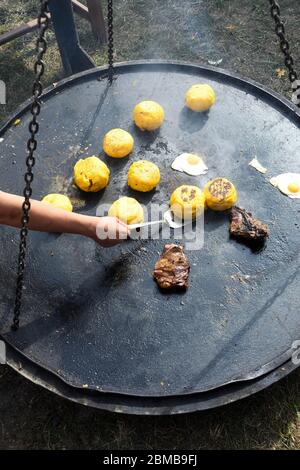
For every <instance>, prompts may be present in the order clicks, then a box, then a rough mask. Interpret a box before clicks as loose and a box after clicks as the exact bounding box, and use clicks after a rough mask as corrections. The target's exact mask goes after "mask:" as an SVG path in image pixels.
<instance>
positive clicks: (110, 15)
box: [107, 0, 115, 84]
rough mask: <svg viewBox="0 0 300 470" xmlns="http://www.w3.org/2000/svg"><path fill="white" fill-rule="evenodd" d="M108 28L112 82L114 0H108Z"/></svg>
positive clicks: (109, 76)
mask: <svg viewBox="0 0 300 470" xmlns="http://www.w3.org/2000/svg"><path fill="white" fill-rule="evenodd" d="M107 29H108V50H107V55H108V81H109V83H110V84H111V83H112V81H113V78H114V73H115V71H114V22H113V0H107Z"/></svg>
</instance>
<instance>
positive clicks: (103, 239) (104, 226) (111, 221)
mask: <svg viewBox="0 0 300 470" xmlns="http://www.w3.org/2000/svg"><path fill="white" fill-rule="evenodd" d="M96 235H97V240H96V241H97V242H98V243H99V244H100V245H102V246H104V247H110V246H114V245H116V244H118V243H120V242H121V241H123V240H126V239H127V238H128V236H129V228H128V225H126V224H125V223H124V222H122V221H120V220H118V219H116V218H115V217H101V218H100V219H99V220H98V222H97V225H96Z"/></svg>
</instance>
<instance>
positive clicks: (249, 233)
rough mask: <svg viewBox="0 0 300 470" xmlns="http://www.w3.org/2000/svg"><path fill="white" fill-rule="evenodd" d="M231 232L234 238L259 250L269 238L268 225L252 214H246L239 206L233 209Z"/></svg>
mask: <svg viewBox="0 0 300 470" xmlns="http://www.w3.org/2000/svg"><path fill="white" fill-rule="evenodd" d="M229 231H230V235H231V236H232V237H235V238H237V239H238V240H240V241H243V242H245V243H247V244H250V245H251V246H252V247H255V246H257V247H258V248H259V247H261V246H262V245H263V244H264V243H265V241H266V239H267V238H268V236H269V227H268V225H267V224H264V223H263V222H261V221H260V220H258V219H255V218H254V217H253V215H252V214H251V212H246V211H245V209H241V208H240V207H237V206H233V207H232V208H231V214H230V227H229Z"/></svg>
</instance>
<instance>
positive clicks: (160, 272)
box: [153, 244, 190, 289]
mask: <svg viewBox="0 0 300 470" xmlns="http://www.w3.org/2000/svg"><path fill="white" fill-rule="evenodd" d="M189 271H190V265H189V262H188V260H187V258H186V256H185V254H184V252H183V247H182V246H180V245H175V244H171V245H165V248H164V251H163V254H162V255H161V257H160V258H159V260H158V261H157V262H156V264H155V268H154V273H153V276H154V278H155V280H156V281H157V283H158V285H159V287H161V288H162V289H172V288H177V289H186V288H187V287H188V278H189Z"/></svg>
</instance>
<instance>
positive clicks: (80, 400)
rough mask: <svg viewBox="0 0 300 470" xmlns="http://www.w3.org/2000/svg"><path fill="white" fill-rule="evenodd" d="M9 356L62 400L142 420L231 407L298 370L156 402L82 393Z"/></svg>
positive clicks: (9, 351) (10, 353)
mask: <svg viewBox="0 0 300 470" xmlns="http://www.w3.org/2000/svg"><path fill="white" fill-rule="evenodd" d="M6 356H7V362H6V363H7V365H8V366H10V367H11V368H12V369H14V370H15V371H16V372H18V373H19V374H21V375H22V376H23V377H25V378H26V379H28V380H30V381H31V382H33V383H34V384H36V385H39V386H40V387H42V388H44V389H46V390H48V391H50V392H52V393H55V394H56V395H58V396H59V397H62V398H65V399H67V400H69V401H71V402H74V403H77V404H80V405H85V406H89V407H91V408H95V409H98V410H103V411H109V412H114V413H123V414H131V415H140V416H143V415H149V416H150V415H151V416H160V415H165V416H167V415H179V414H186V413H193V412H196V411H205V410H211V409H214V408H218V407H221V406H224V405H229V404H230V403H234V402H236V401H238V400H241V399H243V398H247V397H249V396H251V395H254V394H255V393H257V392H260V391H262V390H264V389H265V388H267V387H270V386H271V385H273V384H275V383H276V382H278V381H279V380H280V379H283V378H284V377H286V376H287V375H288V374H290V373H291V372H293V371H295V369H296V368H297V365H296V364H294V363H293V362H292V360H288V361H286V362H285V363H284V364H282V365H281V366H280V367H278V368H276V369H273V370H272V371H271V372H269V373H268V374H264V375H263V376H261V377H259V378H257V379H254V380H252V381H245V382H236V383H234V384H230V385H224V386H222V387H220V388H218V389H215V390H213V391H208V392H202V393H198V394H194V395H180V396H170V397H163V398H156V397H139V396H129V395H118V394H113V393H100V392H97V391H94V390H87V389H78V388H76V387H72V386H70V385H68V384H67V383H66V382H64V381H63V380H61V379H60V378H58V376H56V375H55V374H53V373H51V372H49V371H48V370H46V369H45V368H43V367H41V366H38V365H36V364H35V363H33V362H32V361H30V360H29V359H27V358H25V357H24V356H22V355H20V354H19V353H18V351H16V350H15V348H13V347H11V346H9V345H7V348H6Z"/></svg>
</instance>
